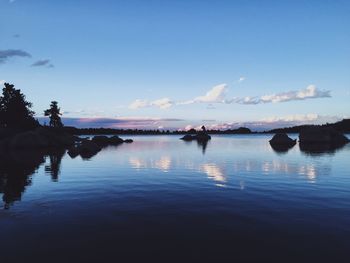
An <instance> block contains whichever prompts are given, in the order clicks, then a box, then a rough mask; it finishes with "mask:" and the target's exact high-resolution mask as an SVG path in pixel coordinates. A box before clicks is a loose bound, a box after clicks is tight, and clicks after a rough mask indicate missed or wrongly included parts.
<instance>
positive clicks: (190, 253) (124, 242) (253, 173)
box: [0, 135, 350, 263]
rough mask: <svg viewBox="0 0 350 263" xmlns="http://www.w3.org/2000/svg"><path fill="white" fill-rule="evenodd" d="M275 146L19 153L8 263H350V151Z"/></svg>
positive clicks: (8, 214)
mask: <svg viewBox="0 0 350 263" xmlns="http://www.w3.org/2000/svg"><path fill="white" fill-rule="evenodd" d="M270 137H271V135H234V136H213V138H212V140H211V141H210V142H209V143H208V144H207V145H206V146H203V145H198V144H197V143H196V142H190V143H186V142H183V141H180V140H179V139H178V138H179V137H178V136H134V137H133V139H134V143H132V144H123V145H120V146H118V147H110V148H107V149H104V150H103V151H101V152H100V153H98V154H97V155H96V156H94V157H92V158H91V159H89V160H82V159H81V158H80V157H77V158H75V159H71V158H70V157H69V156H68V155H67V154H66V153H65V152H64V151H55V152H41V153H37V152H36V153H33V152H21V153H8V154H7V155H6V156H2V158H1V161H0V196H1V197H2V202H3V204H2V205H3V208H4V209H2V210H0V262H1V263H2V262H4V263H5V262H155V261H158V262H350V144H349V145H347V146H345V147H343V148H341V149H338V150H335V151H332V152H312V151H311V152H305V151H304V152H303V151H301V150H300V149H299V146H298V145H296V146H295V147H294V148H292V149H290V150H289V151H287V152H276V151H274V150H273V149H271V147H270V145H269V144H268V140H269V139H270ZM108 259H110V260H108Z"/></svg>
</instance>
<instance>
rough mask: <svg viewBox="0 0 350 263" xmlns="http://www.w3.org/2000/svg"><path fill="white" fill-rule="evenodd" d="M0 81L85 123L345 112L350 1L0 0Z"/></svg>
mask: <svg viewBox="0 0 350 263" xmlns="http://www.w3.org/2000/svg"><path fill="white" fill-rule="evenodd" d="M0 10H1V14H0V81H2V82H3V81H8V82H11V83H14V84H15V85H16V87H17V88H20V89H22V90H23V92H24V93H25V94H26V95H27V98H28V99H29V100H30V101H32V102H33V104H34V110H35V111H36V112H37V116H38V117H40V116H41V115H42V113H43V110H44V109H46V108H47V107H48V105H49V104H50V101H51V100H57V101H58V102H59V104H60V106H61V108H62V110H63V111H64V112H65V114H64V116H65V117H69V118H72V119H71V120H69V124H73V125H80V126H99V125H103V126H111V127H123V128H125V127H145V128H158V127H161V128H162V127H164V128H172V129H174V128H184V127H186V126H188V127H190V125H191V126H194V127H196V126H198V125H200V124H202V123H203V124H206V125H207V126H209V127H213V128H215V127H219V128H220V127H221V128H230V127H236V126H240V125H243V124H244V125H246V126H251V127H253V128H256V129H259V127H260V128H261V127H263V128H265V127H269V126H271V127H274V126H279V125H282V126H283V125H288V124H295V123H297V124H298V123H320V122H326V121H336V120H339V119H342V118H343V117H349V116H350V107H349V106H348V101H349V99H350V88H349V83H350V74H349V73H350V26H349V25H350V16H349V13H350V2H349V1H339V0H335V1H322V0H319V1H312V0H309V1H298V0H296V1H277V0H276V1H268V0H266V1H243V0H242V1H205V0H204V1H203V0H202V1H194V0H192V1H191V0H187V1H185V0H178V1H175V0H173V1H166V0H163V1H151V0H150V1H111V0H102V1H97V0H95V1H92V0H91V1H90V0H84V1H82V0H81V1H80V0H75V1H47V0H46V1H45V0H15V1H13V0H12V1H9V0H0Z"/></svg>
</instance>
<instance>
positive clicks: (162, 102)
mask: <svg viewBox="0 0 350 263" xmlns="http://www.w3.org/2000/svg"><path fill="white" fill-rule="evenodd" d="M150 105H151V106H156V107H158V108H161V109H168V108H170V107H171V106H172V105H173V102H172V101H171V100H170V99H169V98H163V99H159V100H155V101H152V102H151V104H150Z"/></svg>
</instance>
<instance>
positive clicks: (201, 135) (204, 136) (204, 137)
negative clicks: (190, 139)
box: [195, 132, 211, 142]
mask: <svg viewBox="0 0 350 263" xmlns="http://www.w3.org/2000/svg"><path fill="white" fill-rule="evenodd" d="M195 137H196V140H197V141H201V142H207V141H209V140H210V139H211V136H210V135H209V134H207V133H206V132H199V133H198V134H197V136H195Z"/></svg>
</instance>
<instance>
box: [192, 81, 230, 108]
mask: <svg viewBox="0 0 350 263" xmlns="http://www.w3.org/2000/svg"><path fill="white" fill-rule="evenodd" d="M226 91H227V84H220V85H217V86H215V87H213V88H212V89H211V90H209V91H208V92H207V93H206V94H205V95H204V96H199V97H197V98H194V100H193V102H204V103H223V102H224V100H225V96H226Z"/></svg>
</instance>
